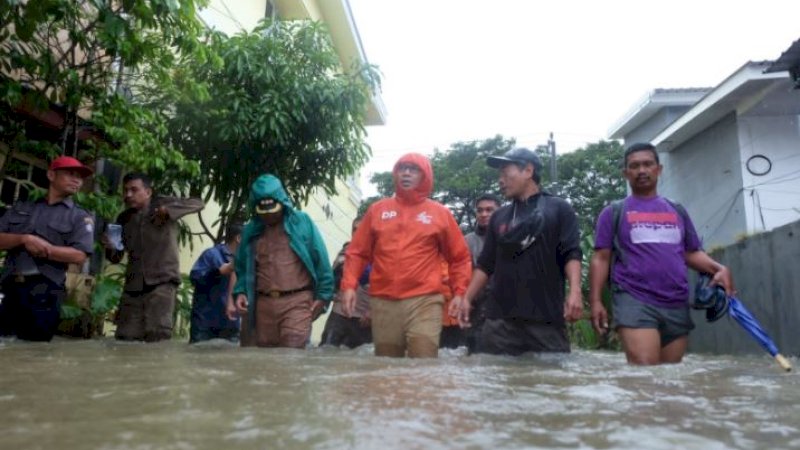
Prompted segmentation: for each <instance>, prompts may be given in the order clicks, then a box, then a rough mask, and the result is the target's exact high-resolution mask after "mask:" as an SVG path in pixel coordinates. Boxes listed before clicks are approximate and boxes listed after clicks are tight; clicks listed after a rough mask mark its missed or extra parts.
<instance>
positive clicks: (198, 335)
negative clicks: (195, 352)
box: [189, 317, 239, 344]
mask: <svg viewBox="0 0 800 450" xmlns="http://www.w3.org/2000/svg"><path fill="white" fill-rule="evenodd" d="M211 339H226V340H228V341H231V342H239V329H238V328H220V327H209V326H206V325H204V324H203V323H201V322H200V321H196V320H195V318H194V317H192V322H191V326H190V328H189V343H190V344H194V343H196V342H202V341H208V340H211Z"/></svg>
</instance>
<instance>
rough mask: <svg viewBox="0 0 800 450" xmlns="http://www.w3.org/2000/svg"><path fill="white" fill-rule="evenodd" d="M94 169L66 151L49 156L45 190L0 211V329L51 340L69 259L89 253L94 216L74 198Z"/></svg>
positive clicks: (77, 260) (80, 260) (76, 261)
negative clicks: (0, 258) (2, 259)
mask: <svg viewBox="0 0 800 450" xmlns="http://www.w3.org/2000/svg"><path fill="white" fill-rule="evenodd" d="M90 175H92V170H91V169H90V168H88V167H86V166H84V165H83V164H82V163H81V162H80V161H78V160H77V159H75V158H72V157H69V156H61V157H58V158H56V159H55V160H53V162H52V163H51V164H50V169H49V170H48V171H47V179H48V180H50V186H49V187H48V189H47V195H46V196H45V197H44V198H42V199H40V200H36V201H20V202H17V203H15V204H14V205H13V206H12V207H11V209H9V210H8V211H7V212H6V213H5V214H4V215H3V216H2V217H0V250H7V251H8V254H7V256H6V263H5V266H4V267H3V271H2V273H1V274H0V288H2V292H3V294H4V297H3V299H2V304H0V334H2V335H6V336H8V335H16V336H17V337H18V338H20V339H25V340H31V341H49V340H51V339H52V338H53V334H55V331H56V328H57V327H58V320H59V310H60V306H61V302H62V301H63V299H64V297H65V295H66V290H65V287H64V283H65V280H66V270H67V264H83V262H84V261H85V260H86V258H87V256H88V255H90V254H91V253H92V243H93V242H94V220H93V219H92V216H91V215H90V214H89V213H88V212H87V211H86V210H84V209H82V208H80V207H78V206H76V205H75V203H73V201H72V198H71V197H72V195H73V194H75V193H76V192H78V191H79V190H80V189H81V186H83V180H84V178H86V177H88V176H90Z"/></svg>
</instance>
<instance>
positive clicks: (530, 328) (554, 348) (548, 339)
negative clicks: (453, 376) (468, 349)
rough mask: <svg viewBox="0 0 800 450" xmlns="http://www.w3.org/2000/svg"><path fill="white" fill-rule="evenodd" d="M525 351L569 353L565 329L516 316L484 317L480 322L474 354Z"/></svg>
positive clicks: (504, 353)
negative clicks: (520, 318)
mask: <svg viewBox="0 0 800 450" xmlns="http://www.w3.org/2000/svg"><path fill="white" fill-rule="evenodd" d="M527 352H563V353H569V337H568V336H567V328H566V327H565V326H564V325H550V324H543V323H538V322H530V321H525V320H519V319H486V321H485V322H484V323H483V326H482V327H481V334H480V338H479V339H478V348H477V353H491V354H494V355H521V354H523V353H527Z"/></svg>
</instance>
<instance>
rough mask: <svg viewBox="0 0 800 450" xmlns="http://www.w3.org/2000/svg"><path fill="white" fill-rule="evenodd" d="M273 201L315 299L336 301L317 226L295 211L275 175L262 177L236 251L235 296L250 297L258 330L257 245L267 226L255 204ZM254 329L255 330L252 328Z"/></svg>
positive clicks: (255, 187) (252, 319)
mask: <svg viewBox="0 0 800 450" xmlns="http://www.w3.org/2000/svg"><path fill="white" fill-rule="evenodd" d="M267 197H269V198H273V199H275V200H277V201H279V202H280V203H281V204H283V207H284V209H283V229H284V231H285V232H286V235H287V236H288V237H289V245H290V247H291V248H292V251H294V252H295V254H297V256H298V257H299V258H300V260H301V261H302V262H303V265H304V266H305V268H306V270H308V273H309V274H310V275H311V278H312V279H313V281H314V299H315V300H322V301H324V302H326V303H328V302H330V300H331V299H332V298H333V272H332V270H331V262H330V259H329V258H328V250H327V249H326V248H325V242H324V241H323V240H322V235H320V233H319V230H318V229H317V226H316V225H315V224H314V222H313V221H312V220H311V218H310V217H309V216H308V214H306V213H304V212H303V211H300V210H297V209H294V206H293V205H292V202H291V200H289V196H288V195H287V194H286V191H285V190H284V189H283V185H282V184H281V181H280V180H279V179H278V178H277V177H275V176H273V175H261V176H260V177H258V178H257V179H256V181H255V182H254V183H253V186H252V187H251V189H250V198H249V199H248V201H247V206H248V210H249V211H250V213H251V214H252V216H253V217H252V218H251V219H250V221H249V222H247V224H246V225H245V227H244V231H243V232H242V243H241V244H240V245H239V249H238V250H237V251H236V258H235V262H234V267H235V269H236V277H237V280H236V285H235V286H234V288H233V294H234V296H235V295H238V294H245V295H247V301H248V309H249V313H250V314H249V319H250V322H251V326H255V310H254V308H255V304H256V289H255V281H256V273H255V271H256V270H257V269H256V264H255V257H256V250H255V247H256V243H257V241H258V238H259V237H260V236H261V234H262V233H263V232H264V227H265V225H264V222H263V221H262V220H261V218H260V217H258V216H257V215H256V214H255V210H256V204H258V202H259V201H260V200H263V199H265V198H267ZM251 329H253V328H251Z"/></svg>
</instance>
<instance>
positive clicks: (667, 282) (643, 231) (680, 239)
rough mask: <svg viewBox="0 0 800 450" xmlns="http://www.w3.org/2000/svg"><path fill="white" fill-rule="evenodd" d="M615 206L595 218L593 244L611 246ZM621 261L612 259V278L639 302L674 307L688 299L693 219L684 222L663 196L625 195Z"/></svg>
mask: <svg viewBox="0 0 800 450" xmlns="http://www.w3.org/2000/svg"><path fill="white" fill-rule="evenodd" d="M613 217H614V214H613V210H612V207H611V206H607V207H606V208H605V209H603V212H601V213H600V217H598V218H597V226H596V229H595V242H594V248H595V250H597V249H606V248H607V249H611V248H612V247H613V240H614V236H613V232H614V224H613V223H612V222H613V220H614V219H613ZM618 232H619V246H620V248H621V249H622V252H623V254H624V255H625V263H623V262H622V261H617V262H616V263H614V262H613V259H614V258H613V257H612V264H614V267H613V269H612V272H611V281H612V282H613V283H614V284H616V285H618V286H619V287H620V288H621V289H622V290H624V291H625V292H627V293H629V294H630V295H632V296H633V297H634V298H636V299H637V300H639V301H642V302H644V303H648V304H651V305H655V306H662V307H668V308H676V307H682V306H685V305H686V303H687V301H688V299H689V283H688V280H687V274H686V261H685V260H684V254H685V253H687V252H694V251H697V250H700V249H701V244H700V239H699V238H698V237H697V232H696V231H695V229H694V225H693V224H692V221H691V219H689V218H688V217H687V220H686V221H684V219H683V217H682V216H681V214H680V213H678V212H677V211H676V210H675V208H673V207H672V205H670V204H669V202H668V201H667V200H665V199H664V198H663V197H652V198H640V197H634V196H629V197H627V198H626V199H625V202H624V204H623V208H622V214H621V216H620V223H619V230H618Z"/></svg>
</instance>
